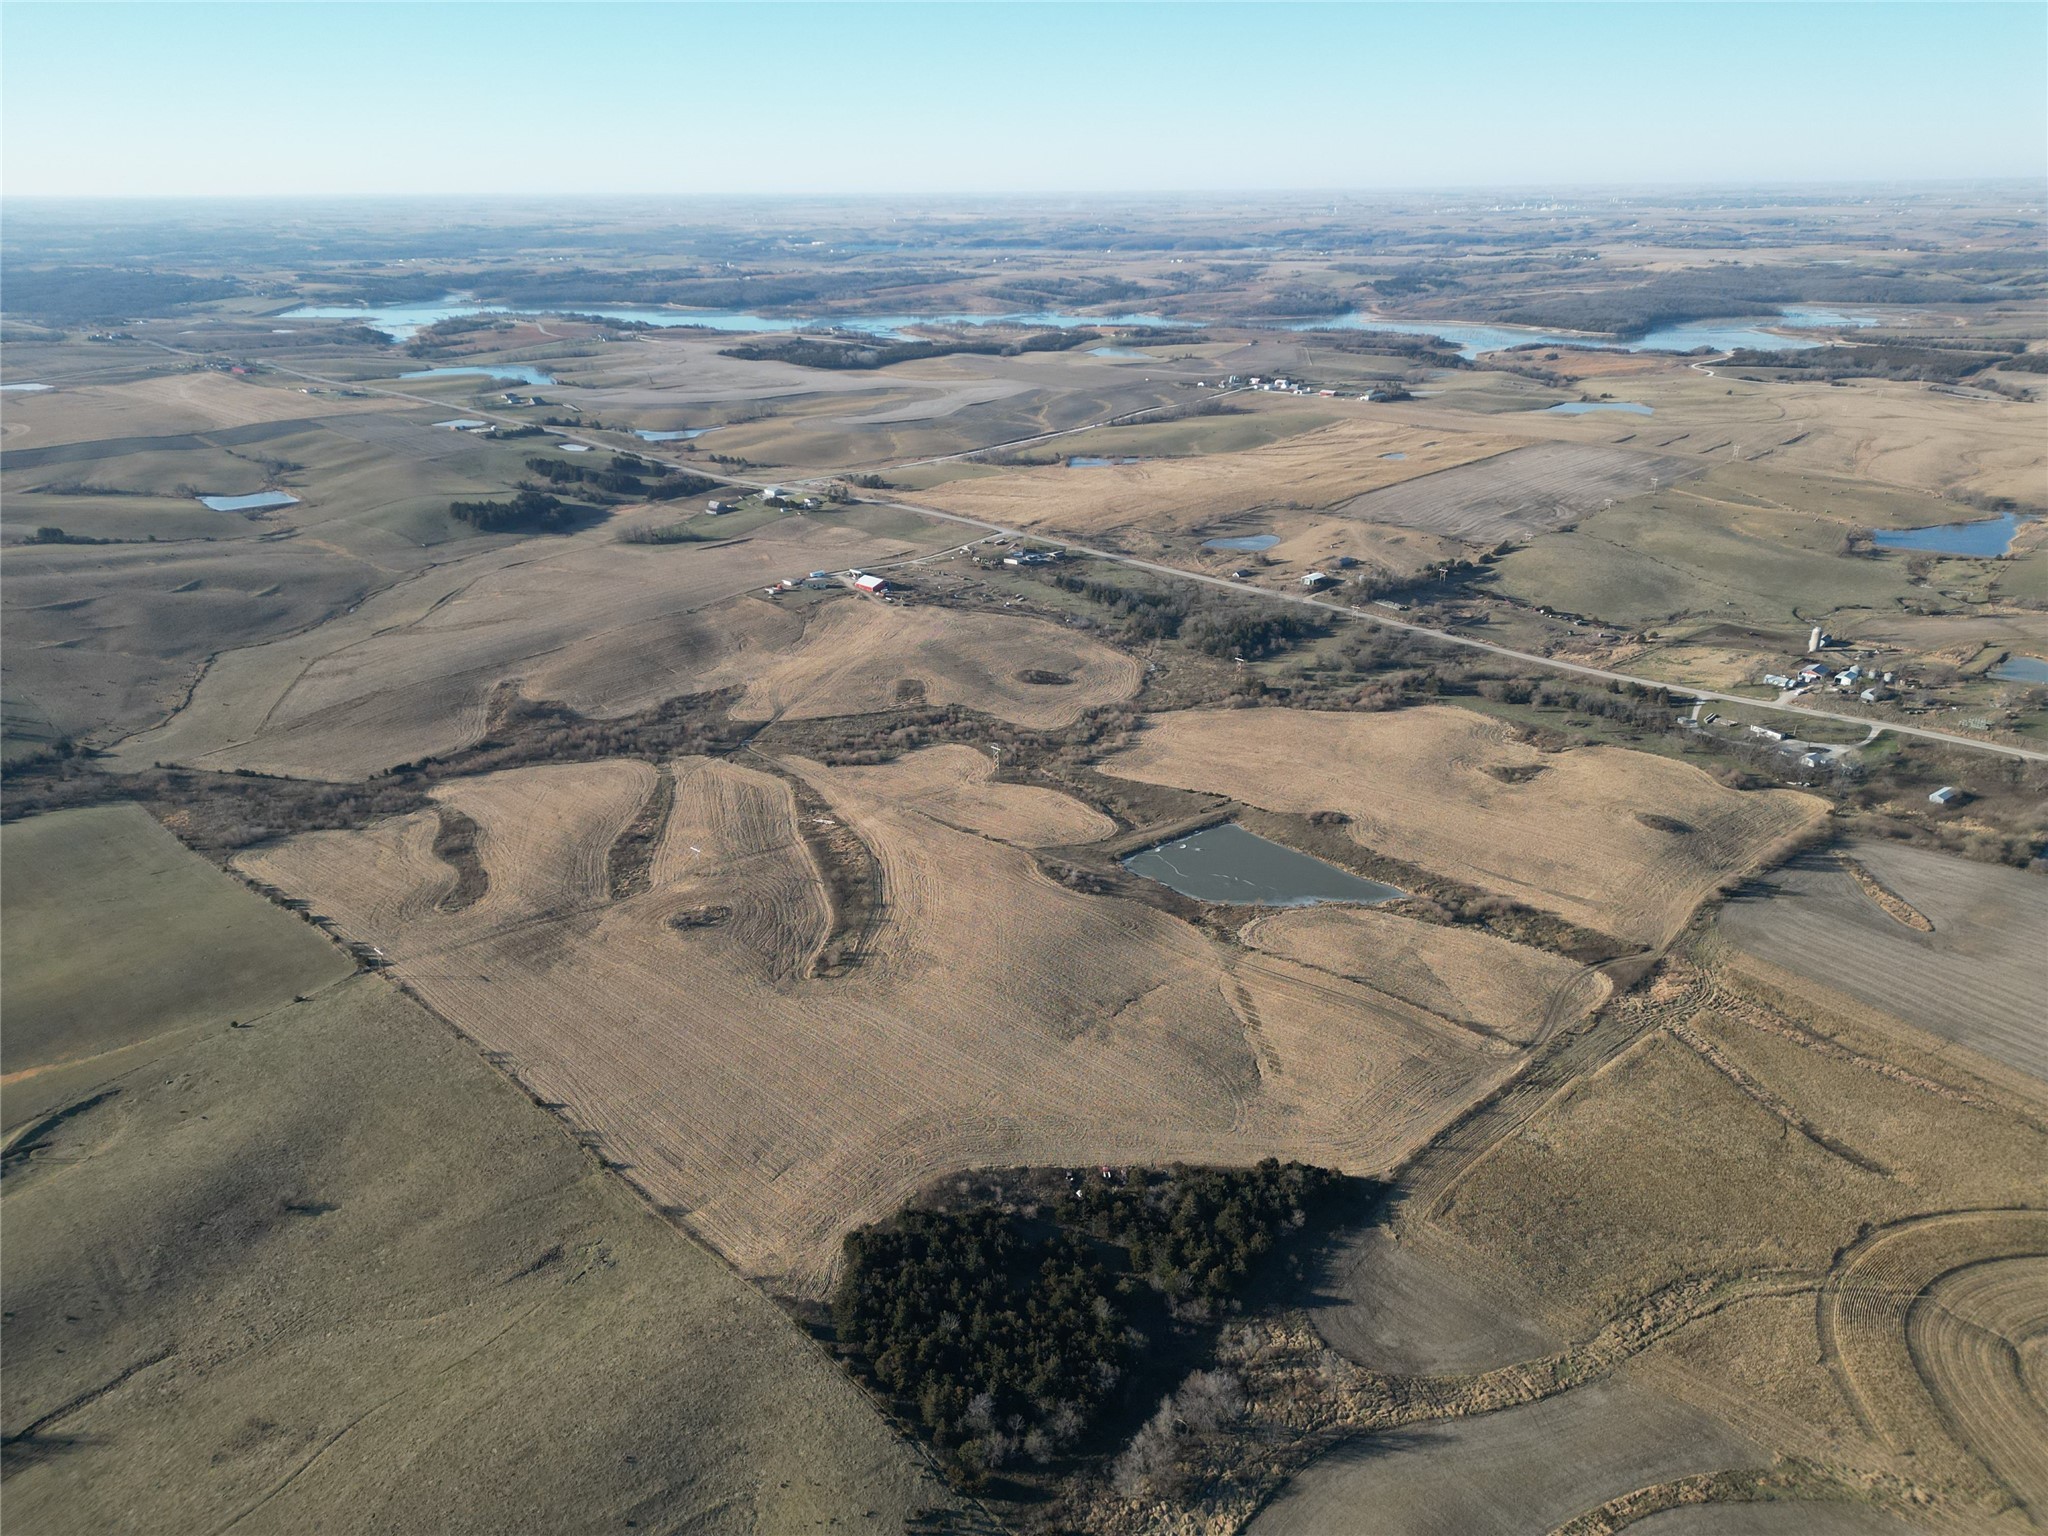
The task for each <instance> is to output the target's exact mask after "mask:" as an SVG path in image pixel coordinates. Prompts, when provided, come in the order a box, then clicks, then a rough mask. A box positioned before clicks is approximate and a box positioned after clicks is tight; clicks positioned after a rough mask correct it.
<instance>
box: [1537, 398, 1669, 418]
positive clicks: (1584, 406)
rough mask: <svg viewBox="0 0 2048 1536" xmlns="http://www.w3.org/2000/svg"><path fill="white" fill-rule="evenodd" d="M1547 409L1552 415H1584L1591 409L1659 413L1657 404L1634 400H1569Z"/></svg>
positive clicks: (1649, 414) (1630, 412)
mask: <svg viewBox="0 0 2048 1536" xmlns="http://www.w3.org/2000/svg"><path fill="white" fill-rule="evenodd" d="M1547 409H1548V412H1549V414H1550V415H1552V416H1584V415H1585V414H1587V412H1589V411H1627V412H1628V413H1629V414H1630V415H1633V416H1654V415H1656V414H1657V409H1656V407H1655V406H1650V405H1638V404H1637V403H1636V402H1635V401H1633V400H1567V401H1565V402H1564V403H1563V404H1562V405H1553V406H1550V407H1548V408H1547Z"/></svg>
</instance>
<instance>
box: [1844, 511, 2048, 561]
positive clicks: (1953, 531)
mask: <svg viewBox="0 0 2048 1536" xmlns="http://www.w3.org/2000/svg"><path fill="white" fill-rule="evenodd" d="M2020 522H2021V519H2020V517H2019V515H2018V514H2017V513H2013V512H2008V513H2006V514H2005V515H2004V516H2002V517H1985V518H1979V519H1978V520H1977V521H1976V522H1972V523H1937V524H1936V525H1935V526H1934V527H1932V528H1879V529H1876V530H1874V531H1873V532H1872V534H1871V542H1872V543H1874V544H1876V545H1877V547H1878V548H1879V549H1913V550H1919V551H1920V552H1921V553H1923V554H1929V555H1975V556H1977V557H1979V558H1983V559H1989V558H1991V557H1993V556H1997V555H2002V554H2004V553H2005V552H2006V551H2007V550H2008V549H2011V548H2012V536H2013V535H2014V534H2015V533H2017V532H2018V531H2019V526H2020Z"/></svg>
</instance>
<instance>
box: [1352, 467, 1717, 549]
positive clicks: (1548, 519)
mask: <svg viewBox="0 0 2048 1536" xmlns="http://www.w3.org/2000/svg"><path fill="white" fill-rule="evenodd" d="M1691 472H1693V466H1691V465H1688V464H1687V463H1686V462H1685V461H1684V460H1682V459H1676V458H1671V457H1668V456H1659V455H1656V454H1651V453H1642V452H1632V451H1630V450H1628V449H1622V448H1601V447H1595V446H1593V445H1591V444H1578V443H1543V444H1539V445H1537V446H1535V447H1530V448H1517V449H1515V450H1514V451H1513V452H1510V453H1501V454H1496V455H1494V456H1493V457H1491V458H1487V459H1482V460H1480V461H1479V462H1478V463H1474V464H1462V465H1459V466H1458V467H1456V468H1453V469H1445V470H1442V471H1440V472H1439V473H1436V474H1430V475H1426V476H1424V477H1421V478H1418V479H1414V480H1409V481H1405V482H1403V483H1402V484H1400V485H1395V486H1389V487H1388V488H1387V489H1385V490H1378V491H1370V492H1368V493H1367V494H1365V495H1363V496H1360V497H1358V498H1357V499H1355V500H1353V501H1349V502H1347V503H1345V504H1344V506H1343V507H1341V508H1340V509H1339V510H1340V511H1341V512H1342V513H1343V515H1345V516H1346V517H1354V518H1358V519H1361V520H1363V521H1366V522H1374V523H1392V524H1394V525H1396V526H1398V527H1402V528H1413V529H1418V530H1420V531H1422V532H1425V533H1434V534H1440V535H1443V536H1445V537H1449V538H1456V539H1464V540H1466V541H1468V542H1470V543H1475V544H1497V543H1500V542H1502V541H1503V540H1507V539H1516V538H1526V537H1528V536H1529V535H1530V534H1534V533H1545V532H1549V531H1550V530H1552V529H1556V528H1562V527H1565V526H1567V525H1568V524H1571V523H1576V522H1577V521H1578V520H1579V519H1580V518H1582V517H1585V516H1587V515H1588V514H1590V513H1593V512H1597V511H1599V510H1600V509H1601V508H1602V507H1603V506H1606V505H1607V504H1608V503H1610V502H1615V501H1622V500H1626V499H1627V498H1628V497H1631V496H1637V495H1640V494H1642V493H1643V492H1644V491H1648V490H1653V489H1655V488H1656V487H1657V486H1660V485H1669V484H1670V483H1671V482H1672V481H1673V480H1675V479H1677V478H1679V477H1680V476H1682V475H1685V474H1688V473H1691Z"/></svg>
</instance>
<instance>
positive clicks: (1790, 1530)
mask: <svg viewBox="0 0 2048 1536" xmlns="http://www.w3.org/2000/svg"><path fill="white" fill-rule="evenodd" d="M1913 1530H1914V1528H1913V1527H1912V1526H1910V1525H1907V1524H1906V1523H1905V1522H1904V1521H1903V1520H1898V1519H1895V1518H1893V1517H1892V1516H1891V1515H1889V1514H1886V1513H1885V1512H1884V1511H1883V1510H1879V1509H1871V1508H1869V1507H1868V1506H1866V1505H1860V1504H1819V1503H1810V1502H1806V1501H1803V1500H1802V1501H1797V1502H1788V1503H1769V1504H1763V1503H1749V1504H1687V1505H1681V1506H1680V1507H1679V1508H1677V1509H1666V1510H1660V1511H1659V1512H1658V1513H1656V1514H1654V1515H1651V1516H1650V1517H1649V1518H1648V1519H1646V1520H1638V1521H1637V1522H1636V1523H1635V1524H1634V1525H1632V1526H1630V1527H1629V1531H1630V1533H1631V1536H1913Z"/></svg>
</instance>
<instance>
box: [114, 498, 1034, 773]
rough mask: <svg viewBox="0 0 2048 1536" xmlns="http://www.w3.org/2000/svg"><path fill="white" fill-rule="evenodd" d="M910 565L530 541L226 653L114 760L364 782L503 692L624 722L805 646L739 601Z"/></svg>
mask: <svg viewBox="0 0 2048 1536" xmlns="http://www.w3.org/2000/svg"><path fill="white" fill-rule="evenodd" d="M908 547H909V548H912V549H914V548H916V547H918V546H917V545H915V544H910V545H909V546H908ZM905 549H906V543H905V541H898V540H885V539H881V538H875V537H871V536H869V535H867V534H864V533H862V532H860V531H859V530H858V529H856V528H854V527H852V526H850V525H845V524H840V523H833V522H822V521H817V520H804V519H798V518H788V519H784V520H782V521H780V522H776V523H772V524H770V525H768V526H767V527H764V528H761V529H759V530H757V531H756V532H755V533H754V534H753V536H752V537H750V538H746V539H740V540H735V541H734V542H732V543H729V544H723V545H717V546H711V547H701V548H700V547H697V546H692V545H679V546H668V547H652V548H643V547H635V546H631V545H624V544H619V543H616V542H614V541H613V537H612V534H611V533H610V532H609V531H608V530H606V529H603V528H598V529H593V530H590V531H589V532H587V533H583V534H577V535H574V536H571V537H566V538H556V539H551V540H536V541H521V542H520V543H517V544H514V545H509V546H506V547H504V548H501V549H498V550H495V551H491V552H489V553H485V554H479V555H477V556H475V557H473V558H471V559H468V560H465V561H462V562H460V563H458V564H454V565H450V566H445V567H436V568H434V569H432V570H429V571H427V572H425V573H423V574H422V575H420V576H419V577H418V578H416V579H414V580H411V581H407V582H401V583H399V584H397V585H395V586H392V587H390V588H387V589H386V590H384V591H382V592H379V593H377V594H376V595H375V596H374V597H373V598H371V599H369V600H368V601H365V602H363V603H362V604H361V605H360V606H359V607H358V608H357V609H356V610H355V611H354V612H352V613H347V614H342V615H340V616H337V617H335V618H333V619H331V620H329V621H328V622H327V623H325V624H322V625H320V626H319V627H317V628H315V629H312V630H310V631H308V632H306V633H304V634H299V635H293V636H291V637H289V638H286V639H283V640H276V641H272V642H271V643H269V644H267V645H262V646H256V647H252V648H249V649H245V650H239V651H230V652H228V653H227V654H226V655H223V656H221V657H219V658H217V659H216V660H215V661H214V663H213V664H212V666H211V667H209V668H208V670H207V672H206V675H205V676H204V677H203V678H202V679H201V681H200V683H199V685H198V687H197V688H196V689H195V690H194V692H193V696H192V701H191V703H190V704H189V705H188V706H186V707H185V708H184V709H183V710H181V711H180V712H179V713H178V714H176V715H175V716H174V717H173V718H172V719H171V720H170V721H169V722H168V723H167V724H166V725H164V726H162V727H160V728H159V729H156V730H153V731H147V732H144V733H143V734H141V735H139V736H136V737H132V738H130V739H129V740H127V741H125V742H123V743H121V744H120V746H119V747H118V748H117V749H116V751H115V757H116V758H117V760H119V761H122V762H128V763H140V764H147V763H151V762H155V761H159V760H162V761H168V762H181V763H191V764H193V765H195V766H203V767H215V768H254V769H258V770H260V771H263V772H272V773H291V774H299V775H303V776H306V777H312V778H329V779H346V778H361V777H363V776H365V775H368V774H370V773H374V772H377V771H378V770H380V769H383V768H387V767H389V766H391V765H392V764H393V763H398V762H405V761H409V760H412V759H415V758H418V757H421V756H425V755H428V754H432V753H440V752H446V751H450V750H452V749H454V748H457V747H460V746H463V745H465V744H466V743H468V742H471V741H474V740H475V739H476V738H477V736H478V735H479V733H480V732H481V731H482V728H483V720H484V707H485V703H486V701H487V700H488V699H489V697H490V695H491V692H492V690H493V689H495V688H496V687H497V686H498V685H499V684H500V683H502V682H505V681H508V680H510V679H514V678H517V679H521V680H523V681H524V683H525V692H526V693H527V694H528V695H529V696H530V697H549V698H554V699H559V700H561V701H562V702H564V703H566V704H568V705H570V706H571V707H573V708H576V709H579V710H584V711H587V712H589V713H592V714H597V715H606V716H610V715H619V714H625V713H629V712H631V711H632V710H634V709H638V708H643V707H645V706H646V705H649V704H652V703H655V702H657V701H659V700H661V699H665V698H671V697H674V696H675V695H677V694H682V693H690V692H694V691H697V690H699V689H701V688H702V687H704V686H706V682H705V679H706V677H707V676H709V675H711V674H712V673H714V672H716V671H717V670H718V668H719V665H720V664H721V663H722V662H726V661H728V660H729V659H731V658H733V657H735V656H754V655H756V654H757V653H759V652H760V651H763V650H769V649H774V648H776V647H779V646H781V645H784V644H789V643H793V642H794V641H795V640H796V639H797V637H798V636H799V635H800V634H801V633H802V627H801V623H800V621H797V620H795V619H793V618H792V617H790V616H788V615H784V614H781V613H778V612H776V611H775V610H773V609H772V608H771V607H770V606H769V605H768V604H766V603H765V602H758V601H756V600H755V599H753V598H751V597H748V598H745V599H744V600H742V601H734V600H735V599H738V598H741V597H742V594H746V593H749V592H753V591H756V590H758V589H759V588H761V587H763V586H765V585H766V584H768V583H769V582H772V581H776V580H780V579H781V578H782V577H784V576H788V575H792V574H797V575H801V574H803V573H804V572H807V571H810V570H813V569H817V568H822V567H831V568H842V567H844V566H847V565H853V564H875V563H879V562H880V561H881V560H883V559H885V558H888V557H890V556H892V555H900V554H901V553H903V552H904V551H905ZM845 601H846V602H847V603H849V604H850V603H852V602H853V599H852V598H851V597H849V598H847V599H845ZM854 622H856V623H857V622H859V621H854ZM965 628H967V629H969V630H971V629H973V628H974V625H973V624H972V623H966V624H965ZM995 632H996V633H1002V631H1000V630H998V631H995ZM963 648H964V647H963ZM756 664H758V663H756ZM894 681H895V677H894V676H893V675H892V676H891V677H890V678H889V680H888V683H889V685H890V686H892V687H893V684H894ZM1046 691H1051V690H1046Z"/></svg>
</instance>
